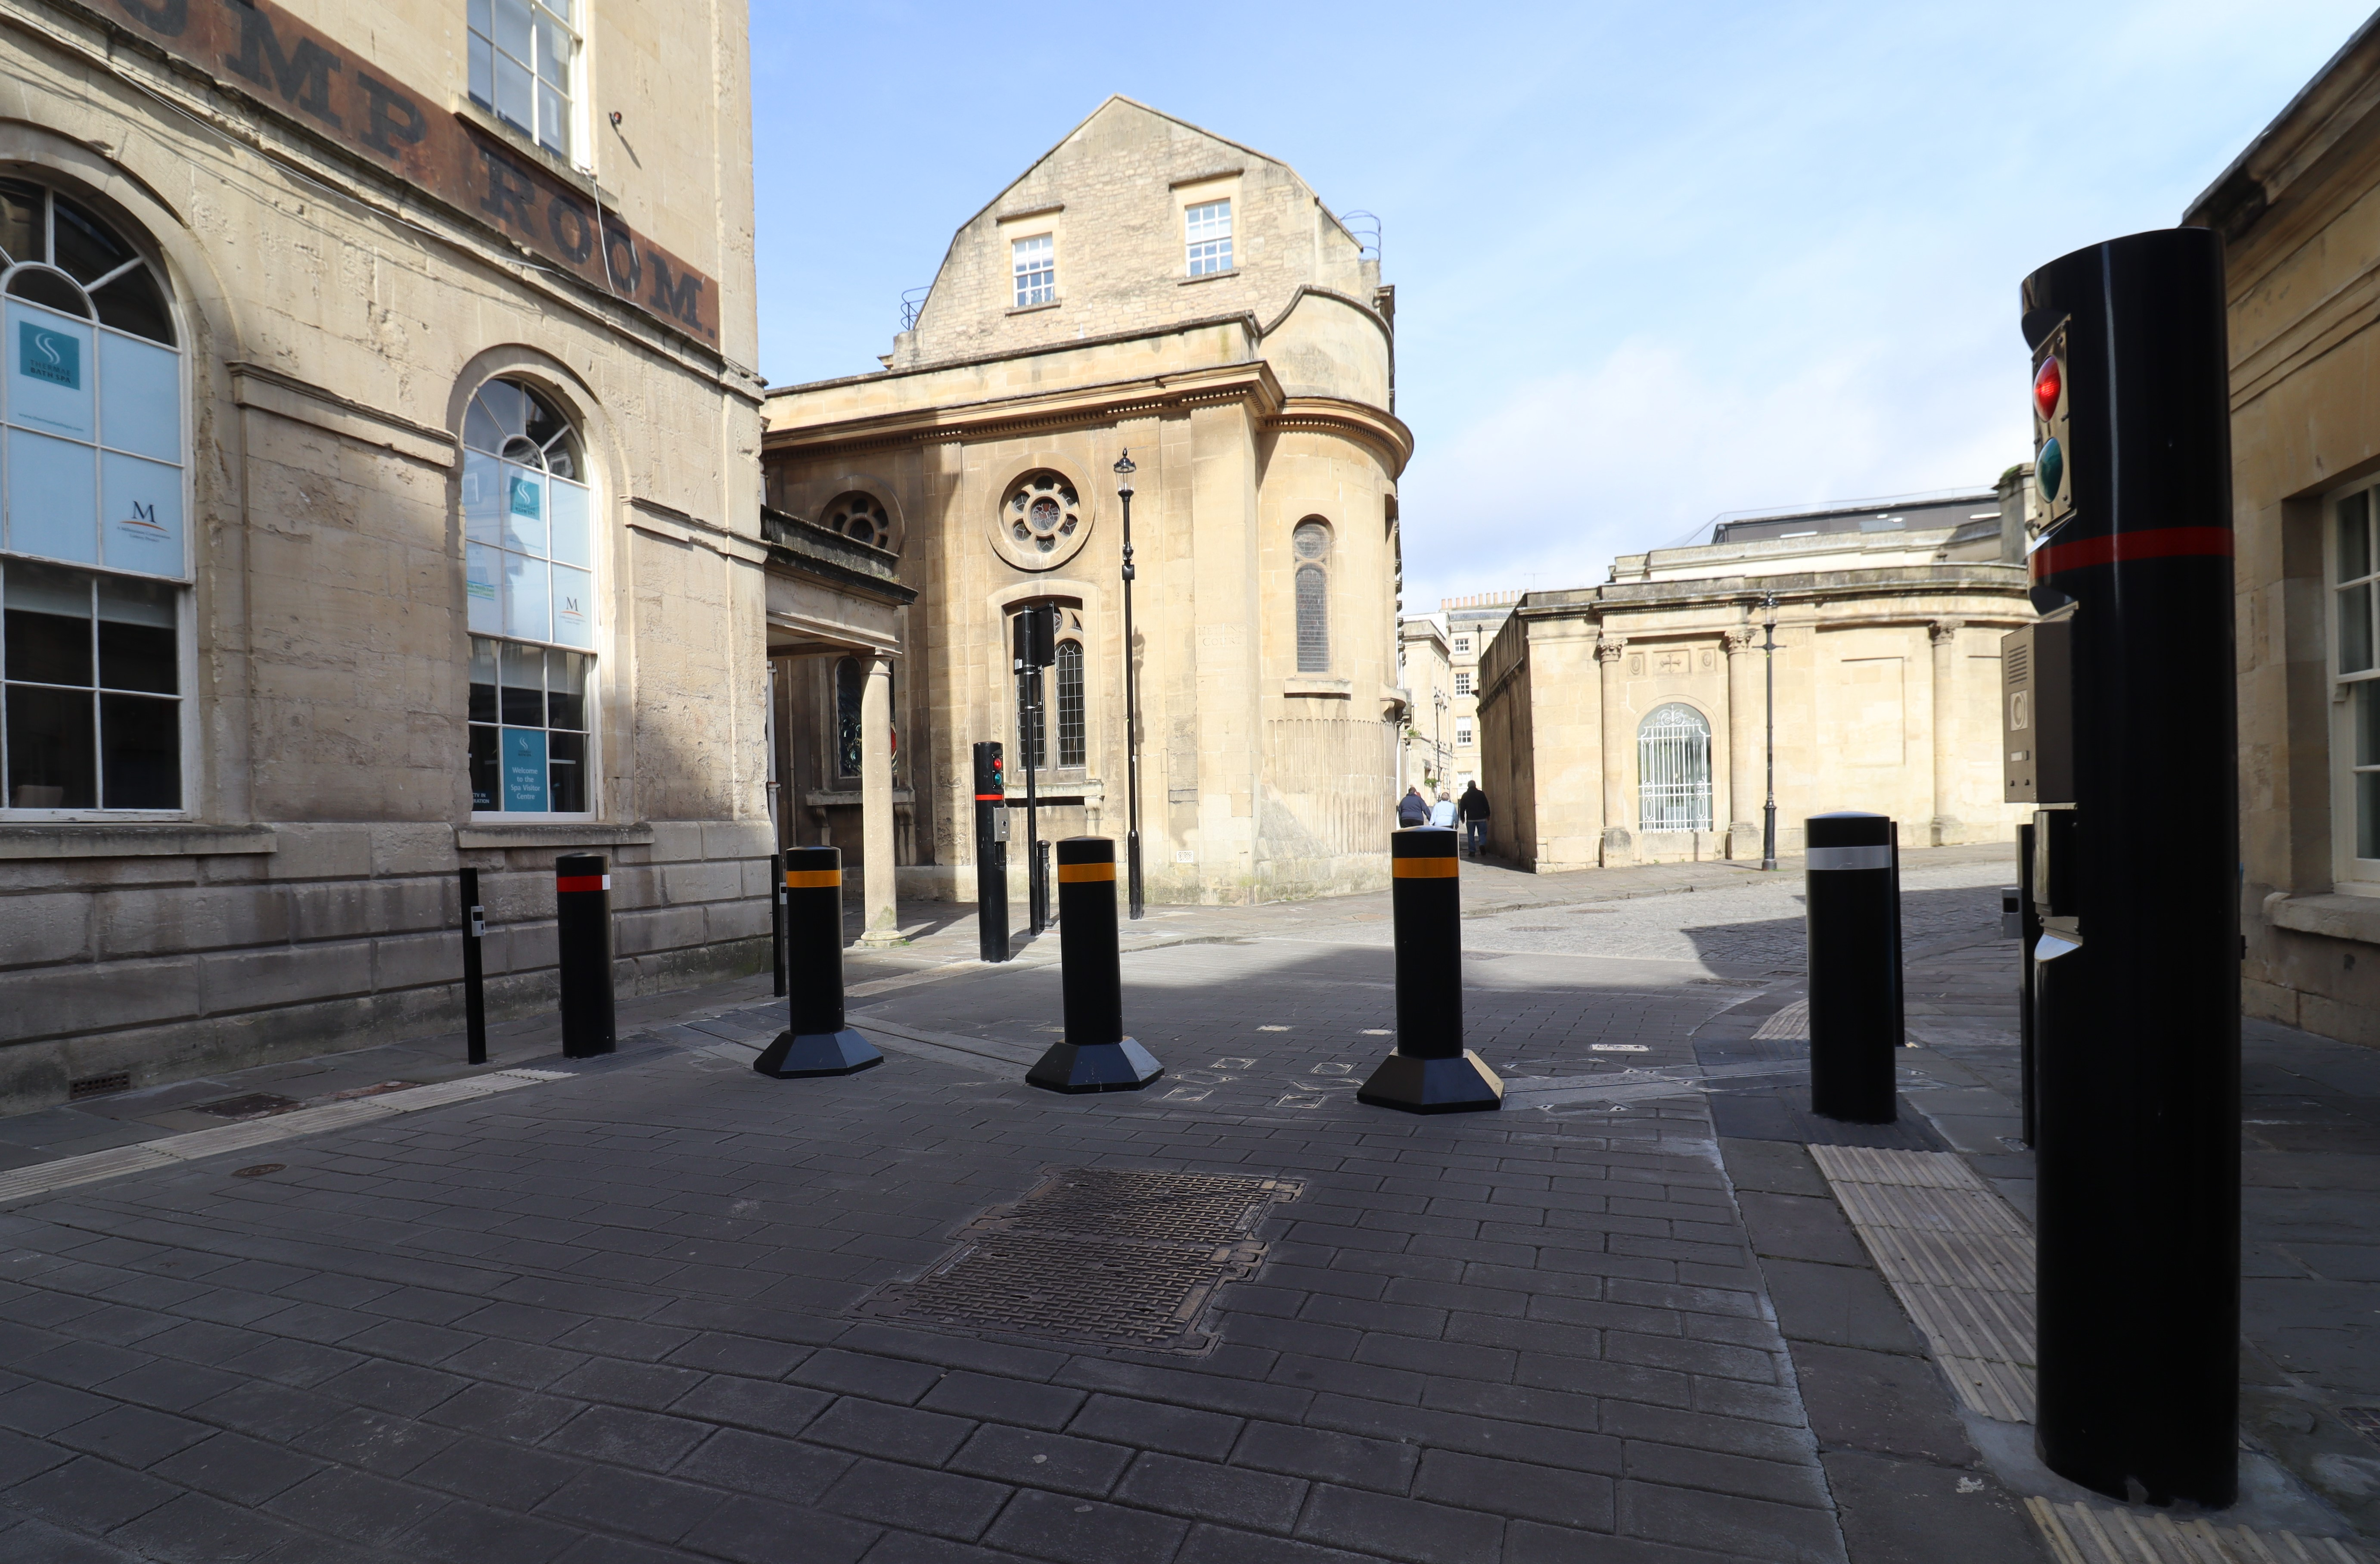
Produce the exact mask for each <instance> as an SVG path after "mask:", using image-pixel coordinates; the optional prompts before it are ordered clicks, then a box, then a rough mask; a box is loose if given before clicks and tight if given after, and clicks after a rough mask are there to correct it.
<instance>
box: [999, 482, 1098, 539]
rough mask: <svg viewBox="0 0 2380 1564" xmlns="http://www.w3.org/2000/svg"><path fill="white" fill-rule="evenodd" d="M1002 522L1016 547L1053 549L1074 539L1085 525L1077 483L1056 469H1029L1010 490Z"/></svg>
mask: <svg viewBox="0 0 2380 1564" xmlns="http://www.w3.org/2000/svg"><path fill="white" fill-rule="evenodd" d="M1001 523H1002V526H1003V527H1006V528H1007V530H1008V536H1009V539H1010V541H1011V543H1012V544H1013V545H1014V547H1015V548H1017V549H1019V550H1022V551H1028V552H1038V553H1044V554H1046V553H1051V552H1055V551H1056V550H1057V549H1058V548H1060V547H1061V546H1062V545H1063V544H1065V543H1067V542H1069V541H1071V540H1073V538H1074V536H1075V531H1076V530H1077V529H1078V528H1080V527H1081V526H1082V525H1083V516H1082V508H1081V503H1080V502H1079V501H1077V500H1076V499H1075V489H1074V485H1072V484H1070V483H1068V482H1067V481H1066V480H1065V479H1062V478H1061V477H1059V476H1058V475H1057V474H1056V473H1054V472H1029V473H1026V475H1025V476H1024V477H1023V478H1020V479H1017V480H1016V486H1015V487H1014V489H1011V490H1010V491H1008V503H1007V504H1006V505H1005V506H1003V507H1002V510H1001Z"/></svg>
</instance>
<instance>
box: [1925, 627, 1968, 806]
mask: <svg viewBox="0 0 2380 1564" xmlns="http://www.w3.org/2000/svg"><path fill="white" fill-rule="evenodd" d="M1966 627H1967V626H1966V622H1965V621H1964V620H1961V619H1937V620H1936V621H1934V623H1933V624H1931V625H1929V626H1928V627H1927V629H1928V633H1929V634H1930V635H1931V636H1932V637H1933V640H1934V818H1933V820H1932V822H1931V823H1930V825H1929V828H1928V830H1927V832H1926V835H1927V839H1928V840H1929V841H1930V842H1931V843H1933V845H1935V846H1937V847H1940V846H1943V845H1945V844H1947V843H1952V842H1956V841H1958V840H1959V835H1960V827H1959V821H1958V819H1957V818H1956V817H1955V816H1953V815H1952V814H1951V810H1952V809H1954V808H1956V807H1957V805H1958V793H1957V782H1958V777H1959V742H1958V740H1959V690H1958V680H1959V632H1960V631H1961V630H1963V629H1965V628H1966Z"/></svg>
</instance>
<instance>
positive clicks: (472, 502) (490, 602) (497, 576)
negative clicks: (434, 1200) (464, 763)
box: [463, 380, 597, 815]
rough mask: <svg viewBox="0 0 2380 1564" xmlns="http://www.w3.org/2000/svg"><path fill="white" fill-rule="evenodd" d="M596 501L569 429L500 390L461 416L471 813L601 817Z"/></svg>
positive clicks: (525, 399)
mask: <svg viewBox="0 0 2380 1564" xmlns="http://www.w3.org/2000/svg"><path fill="white" fill-rule="evenodd" d="M594 509H595V507H594V499H593V495H592V494H591V492H590V491H589V489H588V486H587V457H586V454H585V451H584V450H583V448H582V447H581V446H580V443H579V440H578V432H577V430H575V429H573V428H572V427H571V424H570V420H569V419H568V418H565V416H564V415H563V414H562V412H561V411H560V410H559V409H558V408H556V407H555V406H553V403H552V402H550V401H548V400H547V399H546V397H545V396H544V395H543V394H540V393H539V392H537V391H534V390H532V389H530V388H529V387H528V386H527V385H524V384H522V383H520V382H517V381H510V380H492V381H490V382H488V383H487V384H485V385H483V386H481V387H480V389H479V390H478V391H476V392H474V393H473V394H472V396H471V402H470V406H468V408H467V409H466V410H465V412H464V414H463V578H464V600H465V602H466V604H467V612H466V619H467V621H468V627H469V629H470V632H471V707H470V754H471V760H470V765H471V807H472V808H473V809H474V810H478V811H483V812H495V813H506V814H557V815H579V814H589V813H591V812H592V811H593V810H594V808H595V801H594V787H593V781H592V779H593V758H592V756H591V755H590V753H589V734H590V733H591V732H592V731H593V729H594V714H595V699H594V696H595V690H596V687H597V686H596V684H595V658H594V655H593V651H594V647H595V616H596V605H597V599H596V595H595V525H594Z"/></svg>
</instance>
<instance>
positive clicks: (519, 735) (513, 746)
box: [504, 728, 553, 810]
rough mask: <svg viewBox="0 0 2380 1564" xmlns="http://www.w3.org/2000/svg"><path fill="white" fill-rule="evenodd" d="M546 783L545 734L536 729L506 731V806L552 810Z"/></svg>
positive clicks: (510, 729)
mask: <svg viewBox="0 0 2380 1564" xmlns="http://www.w3.org/2000/svg"><path fill="white" fill-rule="evenodd" d="M549 796H550V795H549V794H548V793H547V790H546V780H545V734H542V733H540V732H539V731H538V730H537V729H535V728H506V729H505V730H504V807H505V808H507V809H540V810H542V809H550V808H552V807H553V805H552V804H551V803H549V802H548V798H549Z"/></svg>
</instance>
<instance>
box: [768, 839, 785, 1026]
mask: <svg viewBox="0 0 2380 1564" xmlns="http://www.w3.org/2000/svg"><path fill="white" fill-rule="evenodd" d="M769 981H770V988H769V992H771V994H774V995H776V996H777V998H779V999H781V1000H782V999H783V998H784V997H785V887H784V882H783V879H781V878H780V877H779V875H778V873H777V855H775V854H774V853H771V854H770V855H769Z"/></svg>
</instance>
